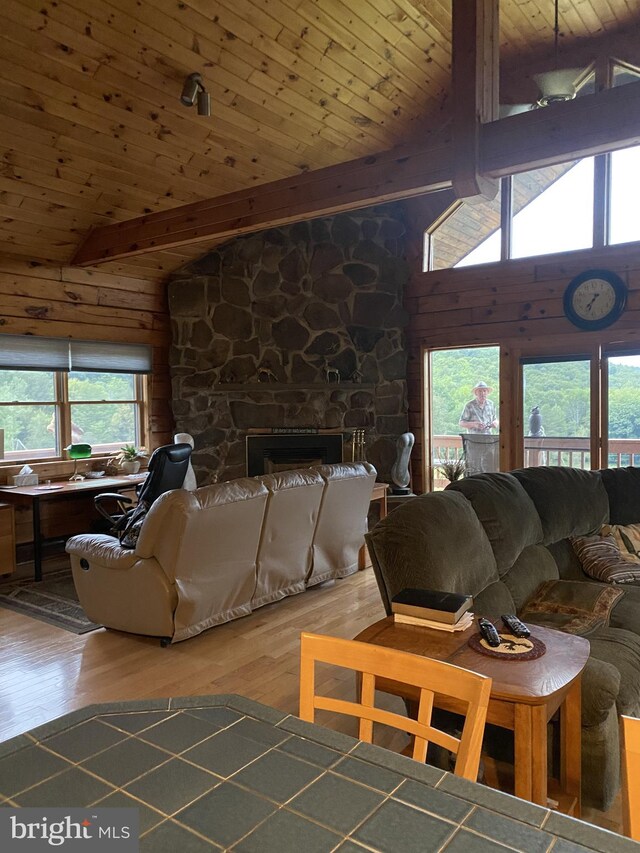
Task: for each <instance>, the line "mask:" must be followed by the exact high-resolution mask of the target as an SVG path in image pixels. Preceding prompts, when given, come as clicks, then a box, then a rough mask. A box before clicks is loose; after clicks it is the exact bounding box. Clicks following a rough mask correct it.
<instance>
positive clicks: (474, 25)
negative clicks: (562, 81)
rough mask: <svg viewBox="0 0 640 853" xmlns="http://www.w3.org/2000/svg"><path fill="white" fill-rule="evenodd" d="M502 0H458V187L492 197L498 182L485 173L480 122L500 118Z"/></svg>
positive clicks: (462, 193) (461, 193)
mask: <svg viewBox="0 0 640 853" xmlns="http://www.w3.org/2000/svg"><path fill="white" fill-rule="evenodd" d="M498 14H499V12H498V0H454V3H453V61H452V84H453V85H452V89H453V189H454V192H455V194H456V196H457V197H458V198H465V199H472V198H483V199H493V198H495V197H496V195H497V193H498V188H499V182H498V181H497V180H496V179H495V178H488V177H485V176H484V175H482V174H480V126H481V125H482V124H485V123H487V122H491V121H495V120H496V119H497V118H498V110H499V105H498V78H499V70H500V69H499V48H500V45H499V20H498Z"/></svg>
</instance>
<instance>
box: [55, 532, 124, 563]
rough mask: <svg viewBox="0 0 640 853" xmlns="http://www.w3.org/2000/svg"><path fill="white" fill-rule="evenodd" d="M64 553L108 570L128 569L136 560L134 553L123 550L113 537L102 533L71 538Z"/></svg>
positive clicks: (84, 534)
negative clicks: (100, 565) (98, 564)
mask: <svg viewBox="0 0 640 853" xmlns="http://www.w3.org/2000/svg"><path fill="white" fill-rule="evenodd" d="M66 551H67V553H69V554H73V555H74V556H76V557H79V558H81V559H82V558H84V559H85V560H90V561H93V562H96V563H101V564H102V565H103V566H107V567H108V568H110V569H130V568H131V566H133V564H134V563H136V562H137V560H138V556H137V555H136V553H135V551H132V550H131V548H123V547H122V546H121V545H120V543H119V542H118V540H117V539H116V538H115V537H113V536H107V535H106V534H104V533H83V534H82V535H80V536H73V537H72V538H71V539H69V540H68V542H67V544H66Z"/></svg>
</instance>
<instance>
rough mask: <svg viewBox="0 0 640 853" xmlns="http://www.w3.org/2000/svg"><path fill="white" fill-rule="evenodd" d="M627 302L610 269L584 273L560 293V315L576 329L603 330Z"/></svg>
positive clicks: (614, 319)
mask: <svg viewBox="0 0 640 853" xmlns="http://www.w3.org/2000/svg"><path fill="white" fill-rule="evenodd" d="M626 303H627V286H626V284H625V283H624V281H623V280H622V279H621V278H620V276H619V275H618V274H617V273H614V272H611V271H610V270H586V271H585V272H582V273H580V275H577V276H576V277H575V278H572V279H571V281H570V282H569V284H568V285H567V289H566V290H565V292H564V300H563V305H564V313H565V315H566V317H567V319H568V320H570V321H571V322H572V323H573V324H574V326H577V327H578V328H579V329H589V330H593V329H604V328H605V327H606V326H610V325H611V323H614V322H615V321H616V320H617V319H618V317H619V316H620V315H621V314H622V312H623V311H624V308H625V305H626Z"/></svg>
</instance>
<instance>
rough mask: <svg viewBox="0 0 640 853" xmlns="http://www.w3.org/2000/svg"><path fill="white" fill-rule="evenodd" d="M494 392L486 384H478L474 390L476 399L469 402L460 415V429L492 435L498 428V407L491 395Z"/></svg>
mask: <svg viewBox="0 0 640 853" xmlns="http://www.w3.org/2000/svg"><path fill="white" fill-rule="evenodd" d="M492 391H493V388H490V387H489V386H488V385H487V383H486V382H478V384H477V385H476V386H475V387H474V388H473V394H474V399H473V400H469V402H468V403H467V404H466V406H465V407H464V409H463V410H462V414H461V415H460V423H459V425H460V429H465V430H466V431H467V432H470V433H475V434H484V435H490V434H491V430H492V429H497V428H498V419H497V416H496V407H495V405H494V403H493V401H492V400H489V399H488V398H489V394H490V393H491V392H492Z"/></svg>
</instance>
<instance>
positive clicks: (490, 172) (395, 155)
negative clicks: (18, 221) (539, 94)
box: [73, 83, 640, 266]
mask: <svg viewBox="0 0 640 853" xmlns="http://www.w3.org/2000/svg"><path fill="white" fill-rule="evenodd" d="M638 143H640V83H631V84H628V85H627V86H621V87H619V88H617V89H610V90H608V91H604V92H598V93H596V94H594V95H587V96H585V97H583V98H577V99H576V100H575V101H570V102H568V103H565V104H557V105H554V106H551V107H547V108H545V109H544V110H535V111H533V112H528V113H522V114H521V115H515V116H510V117H509V118H505V119H501V120H500V121H496V122H492V123H490V124H485V125H481V127H480V163H481V170H482V174H484V175H487V176H489V177H493V178H498V177H501V176H503V175H508V174H512V173H514V172H522V171H527V170H529V169H535V168H539V167H541V166H546V165H550V164H553V163H561V162H564V161H566V160H570V159H574V158H579V157H586V156H590V155H592V154H598V153H601V152H603V151H607V150H612V149H615V148H625V147H628V146H630V145H635V144H638ZM452 175H453V158H452V147H451V145H450V144H449V143H448V142H447V139H446V138H445V137H444V136H441V137H440V138H439V139H437V141H434V142H432V143H431V145H429V146H425V147H424V148H422V147H421V148H420V149H416V148H413V149H409V148H407V149H394V150H392V151H387V152H383V153H382V154H379V155H376V156H372V157H364V158H361V159H359V160H353V161H350V162H349V163H342V164H340V165H339V166H330V167H327V168H325V169H320V170H318V171H314V172H308V173H307V174H305V175H301V176H299V177H297V178H289V179H286V180H283V181H275V182H273V183H269V184H264V185H262V186H261V187H258V188H253V189H251V190H245V191H242V192H236V193H231V194H228V195H223V196H219V197H218V198H214V199H210V200H208V201H203V202H196V203H195V204H190V205H185V206H183V207H178V208H174V209H173V210H168V211H164V212H161V213H154V214H150V215H149V216H142V217H139V218H137V219H131V220H127V221H126V222H121V223H118V224H116V225H108V226H104V227H101V228H97V229H95V230H94V231H93V232H91V234H90V235H89V237H88V238H87V239H86V241H85V242H84V244H83V245H82V246H81V247H80V249H79V251H78V252H77V254H76V256H75V258H74V260H73V263H74V264H77V265H80V266H89V265H92V264H99V263H101V262H104V261H108V260H113V259H116V258H126V257H131V256H134V255H140V254H144V253H145V252H153V251H157V250H159V249H168V248H171V247H174V246H186V245H189V244H194V243H200V242H203V241H207V240H209V241H211V240H214V239H215V240H218V241H219V240H221V239H226V238H228V237H231V236H234V235H238V234H246V233H251V232H254V231H260V230H262V229H264V228H269V227H272V226H275V225H282V224H285V223H288V222H294V221H301V220H304V219H313V218H315V217H317V216H323V215H328V214H331V213H336V212H338V211H346V210H357V209H359V208H363V207H367V206H369V205H371V204H376V203H381V202H385V201H390V200H393V199H401V198H411V197H413V196H417V195H423V194H424V193H427V192H432V191H434V190H440V189H445V188H449V187H451V183H452Z"/></svg>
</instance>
